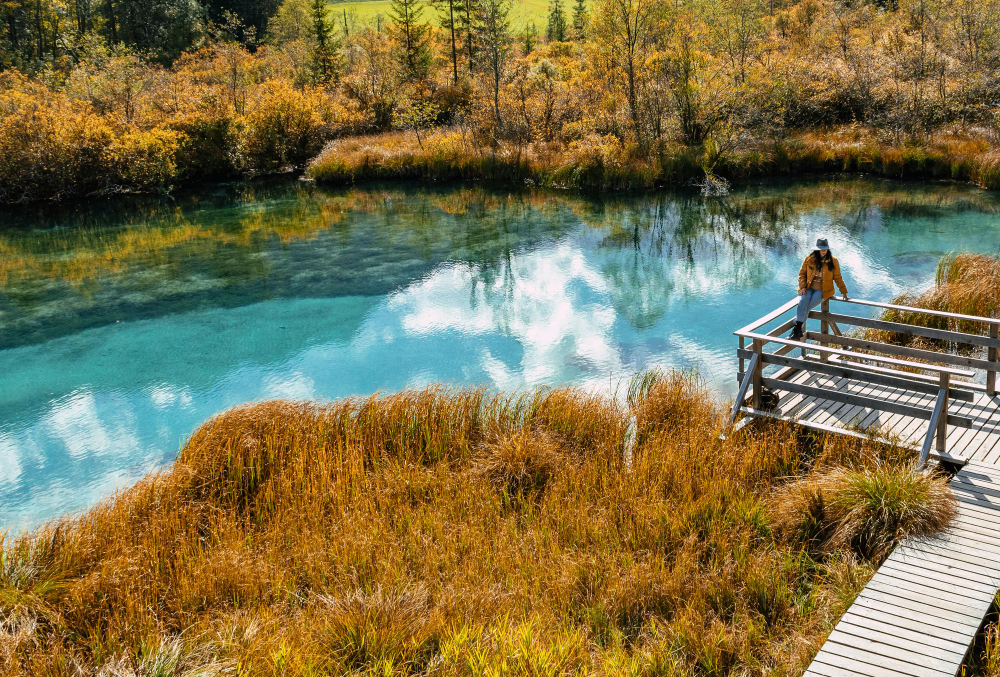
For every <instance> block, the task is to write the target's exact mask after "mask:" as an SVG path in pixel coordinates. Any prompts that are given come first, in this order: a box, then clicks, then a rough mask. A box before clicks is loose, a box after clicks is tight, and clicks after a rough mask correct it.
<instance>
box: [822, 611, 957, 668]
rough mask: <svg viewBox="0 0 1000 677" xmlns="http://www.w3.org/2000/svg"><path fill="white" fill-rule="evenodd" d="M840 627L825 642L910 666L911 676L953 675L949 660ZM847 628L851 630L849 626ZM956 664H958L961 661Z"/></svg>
mask: <svg viewBox="0 0 1000 677" xmlns="http://www.w3.org/2000/svg"><path fill="white" fill-rule="evenodd" d="M840 625H841V624H839V623H838V624H837V627H836V628H835V629H834V631H833V632H831V633H830V636H829V637H828V638H827V640H826V641H827V642H833V643H835V644H839V645H841V646H847V647H850V648H852V649H855V650H858V651H864V652H865V653H867V654H870V655H875V656H881V657H884V658H891V659H893V660H894V661H898V662H899V663H905V664H909V665H912V666H913V667H912V668H911V670H912V674H913V675H915V676H917V677H919V676H921V675H924V676H925V677H940V675H942V674H944V675H948V677H952V676H953V675H954V674H955V673H954V672H949V669H950V668H951V667H952V662H951V661H949V660H945V659H942V658H938V657H936V656H928V655H926V654H918V653H916V652H914V651H913V650H912V649H908V648H904V647H899V646H896V644H895V643H889V642H888V641H880V640H883V639H886V638H887V636H886V635H872V634H871V633H867V634H865V633H864V632H863V631H861V632H859V631H858V630H855V631H854V632H849V631H848V630H843V629H841V627H840ZM847 627H848V628H850V629H853V628H851V626H847ZM824 648H825V647H824ZM957 662H958V663H959V664H960V663H961V660H959V661H957Z"/></svg>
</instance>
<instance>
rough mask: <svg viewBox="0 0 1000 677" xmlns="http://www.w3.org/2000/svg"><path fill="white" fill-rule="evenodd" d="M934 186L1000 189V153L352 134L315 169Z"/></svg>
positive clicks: (527, 179) (900, 146)
mask: <svg viewBox="0 0 1000 677" xmlns="http://www.w3.org/2000/svg"><path fill="white" fill-rule="evenodd" d="M831 173H846V174H863V175H872V176H879V177H885V178H895V179H935V180H950V181H960V182H966V183H971V184H973V185H976V186H979V187H982V188H987V189H991V190H995V189H997V188H1000V153H998V151H997V149H996V148H995V147H994V146H993V145H992V144H991V143H990V142H988V141H987V140H986V139H984V138H980V137H978V136H976V135H973V134H959V133H956V134H946V133H940V134H937V135H934V136H931V137H928V138H927V139H925V140H922V141H909V142H900V143H890V142H887V141H885V140H882V139H880V138H879V137H878V135H876V134H875V133H873V132H872V131H870V130H865V129H863V128H859V127H855V126H845V127H840V128H833V129H827V130H822V131H808V132H798V133H791V134H789V135H787V136H784V137H781V138H776V139H759V140H749V141H743V142H741V143H740V144H738V145H735V146H734V147H733V148H730V149H727V150H726V151H725V152H719V151H718V150H714V151H713V149H712V147H706V146H685V145H680V144H663V145H661V146H660V147H659V148H657V149H654V150H649V149H642V150H640V149H638V148H635V147H631V148H630V147H627V146H625V145H623V144H622V143H621V142H620V141H619V140H618V139H617V138H616V137H612V136H590V137H586V138H583V139H579V140H577V141H573V142H569V143H561V142H553V143H533V144H524V145H515V144H509V143H501V144H499V145H498V146H497V147H496V148H491V147H485V146H482V145H477V144H476V143H475V142H474V141H473V140H472V139H471V137H469V136H468V135H467V134H464V133H463V132H462V131H460V130H455V129H444V130H435V131H433V132H427V133H425V134H423V135H422V136H421V137H418V136H416V135H415V134H413V133H409V132H393V133H388V134H380V135H374V136H362V137H350V138H345V139H340V140H337V141H334V142H331V143H330V144H329V145H328V146H327V147H326V148H325V149H324V150H323V152H322V153H320V154H319V155H318V156H317V157H316V158H315V159H313V160H312V161H311V162H310V163H309V166H308V169H307V176H310V177H312V178H314V179H315V180H316V181H317V182H318V183H323V184H330V185H341V184H352V183H359V182H364V181H385V180H400V179H405V180H422V181H459V180H463V181H468V180H477V181H490V182H497V183H500V184H508V185H523V184H525V183H529V184H532V185H538V186H547V187H554V188H575V189H583V190H601V191H628V190H641V189H650V188H658V187H665V186H685V185H699V184H701V183H702V182H704V181H705V177H706V175H707V174H712V175H714V176H719V177H722V178H724V179H727V180H730V181H740V180H747V179H756V178H766V177H785V176H802V175H803V174H831Z"/></svg>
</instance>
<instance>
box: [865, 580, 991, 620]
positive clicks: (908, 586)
mask: <svg viewBox="0 0 1000 677" xmlns="http://www.w3.org/2000/svg"><path fill="white" fill-rule="evenodd" d="M865 591H867V592H869V593H872V594H874V593H885V594H886V595H893V596H894V597H897V598H902V599H907V600H910V601H913V602H919V603H922V604H926V605H927V606H928V607H933V611H928V612H927V613H928V614H931V615H935V616H938V617H939V618H955V619H958V618H959V617H961V620H962V621H964V622H965V623H967V624H969V625H975V626H976V627H977V628H978V627H979V623H980V621H982V619H983V616H984V615H985V613H986V609H987V608H989V605H988V604H987V606H986V608H984V609H982V610H980V609H979V607H978V606H976V605H974V604H972V603H971V600H968V599H966V600H965V601H964V603H963V601H962V598H961V596H958V597H956V596H954V595H947V596H946V595H941V594H939V593H938V592H937V591H933V592H931V591H929V590H927V588H925V587H922V586H920V585H915V584H912V583H910V582H909V581H903V580H900V579H895V578H891V577H889V576H888V575H883V576H879V575H878V574H876V575H875V577H874V578H872V580H871V581H869V582H868V585H866V586H865ZM990 601H992V600H990Z"/></svg>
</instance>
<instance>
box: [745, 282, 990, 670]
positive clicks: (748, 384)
mask: <svg viewBox="0 0 1000 677" xmlns="http://www.w3.org/2000/svg"><path fill="white" fill-rule="evenodd" d="M840 303H843V304H851V303H853V304H856V305H861V306H871V307H874V308H880V309H883V310H892V311H902V312H901V313H899V312H897V313H896V315H895V316H896V317H909V316H912V315H913V314H915V313H917V314H919V313H925V314H928V315H932V316H935V317H934V321H933V322H931V323H929V324H933V325H934V326H933V327H928V326H924V325H922V324H921V325H908V324H901V323H899V322H895V321H886V320H884V319H881V318H878V317H875V318H872V317H859V316H854V315H846V314H841V313H834V312H831V310H830V301H826V302H824V303H823V305H822V309H821V310H819V311H813V312H810V314H809V318H810V319H811V320H813V321H818V322H817V324H819V331H818V332H817V331H814V330H812V331H807V332H806V333H805V336H804V337H803V338H802V339H801V340H790V339H788V338H786V334H787V332H788V331H789V330H790V329H791V327H792V325H793V323H794V318H792V319H786V320H785V321H784V322H781V323H779V324H777V326H774V327H773V328H772V329H770V331H766V332H765V329H763V328H764V327H765V326H767V325H772V324H774V323H775V322H777V321H779V320H780V319H782V316H787V314H788V313H789V312H790V311H792V310H793V309H794V307H795V305H796V300H795V299H793V300H791V301H789V302H788V303H786V304H785V305H784V306H782V307H781V308H778V309H776V310H774V311H773V312H771V313H769V314H768V315H766V316H764V317H762V318H761V319H759V320H757V321H756V322H754V323H752V324H750V325H748V326H746V327H744V328H742V329H740V330H738V331H737V332H735V333H736V335H737V336H738V337H739V350H738V351H737V357H738V358H739V373H738V376H737V377H738V380H739V383H740V389H739V393H738V394H737V397H736V401H735V402H734V403H733V412H732V418H733V421H734V422H735V421H736V419H737V418H738V417H739V416H740V415H741V414H743V415H745V416H746V417H747V418H745V419H744V422H747V421H751V420H753V419H757V418H771V419H780V420H785V421H791V422H794V423H796V424H798V425H802V426H805V427H809V428H812V429H816V430H821V431H824V432H829V433H836V434H842V435H854V436H862V435H875V436H880V437H883V438H886V439H890V440H892V441H894V442H897V443H899V444H901V445H903V446H906V447H909V448H912V449H914V450H916V451H918V452H919V463H920V464H921V465H925V464H926V463H928V462H929V460H930V457H931V456H936V457H937V458H938V459H940V460H944V461H948V462H950V463H952V464H953V465H957V466H959V467H960V469H959V470H958V472H957V473H956V474H955V476H954V477H953V478H952V480H951V486H952V489H953V491H954V494H955V497H956V499H957V500H958V514H957V517H956V518H955V520H954V521H953V523H952V524H951V525H950V526H949V528H948V529H947V530H945V531H944V532H943V533H941V534H939V535H937V536H935V537H933V538H925V539H910V540H908V541H905V542H903V543H902V544H900V545H899V546H898V547H897V548H896V549H895V550H894V551H893V552H892V553H891V554H890V556H889V557H888V559H887V560H886V561H885V563H884V564H883V565H882V566H881V567H880V568H879V570H878V571H877V572H876V574H875V576H874V577H872V579H871V581H869V583H868V585H867V586H865V588H864V590H862V591H861V593H860V594H859V595H858V597H857V599H856V600H855V601H854V603H853V604H852V605H851V607H850V608H849V609H848V610H847V612H846V613H845V614H844V616H843V618H841V619H840V621H839V622H838V623H837V625H836V627H835V628H834V630H833V632H832V633H831V634H830V636H829V638H828V639H827V640H826V642H825V643H824V644H823V646H822V648H821V649H820V651H819V653H818V654H817V655H816V657H815V659H814V660H813V662H812V663H811V664H810V666H809V668H808V670H807V671H806V673H805V674H806V675H809V676H810V677H841V676H843V675H862V676H864V677H907V676H915V677H943V676H947V677H955V675H957V674H958V673H959V671H960V670H961V667H962V663H963V661H964V660H965V656H966V653H967V652H968V650H969V646H970V645H971V644H972V642H973V640H974V639H975V637H976V634H977V633H978V632H979V630H980V627H981V625H982V623H983V619H984V618H985V616H986V613H987V611H988V610H989V609H990V606H991V605H992V603H993V600H994V598H995V596H996V595H997V592H998V590H1000V395H998V391H997V374H998V373H1000V319H997V318H985V317H970V316H967V315H956V314H953V313H946V312H942V311H933V310H924V309H919V308H910V307H903V306H892V305H888V304H881V303H874V302H870V301H858V300H851V301H840ZM855 309H856V308H855ZM841 326H845V327H850V326H854V327H861V328H864V329H873V330H877V331H881V332H883V333H882V334H878V333H874V334H871V335H869V336H866V335H864V334H862V333H859V332H854V333H845V332H844V331H843V330H842V329H841V328H840V327H841ZM959 326H961V327H968V326H973V327H975V326H978V327H982V328H984V331H983V332H982V333H981V334H969V333H963V332H960V331H957V330H956V329H953V327H959ZM941 327H948V328H941ZM809 328H810V329H812V327H809ZM887 334H896V335H899V334H909V335H911V336H917V337H922V338H924V339H930V341H929V342H928V344H929V345H938V346H942V349H941V350H939V351H937V350H931V349H928V348H919V349H918V348H911V347H909V346H901V345H898V344H896V343H888V342H880V341H878V340H875V339H873V338H871V336H876V337H878V336H886V335H887ZM775 346H776V347H775ZM956 346H961V347H963V348H971V350H964V351H957V350H955V347H956ZM981 375H982V376H983V378H980V376H981Z"/></svg>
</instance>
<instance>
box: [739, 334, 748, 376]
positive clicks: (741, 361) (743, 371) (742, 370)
mask: <svg viewBox="0 0 1000 677" xmlns="http://www.w3.org/2000/svg"><path fill="white" fill-rule="evenodd" d="M744 348H746V339H745V338H743V337H742V336H741V337H740V358H739V362H740V369H739V373H740V374H742V375H743V376H741V377H740V379H741V380H742V378H743V377H744V376H746V370H745V369H744V367H745V366H746V365H745V364H744V360H743V349H744Z"/></svg>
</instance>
